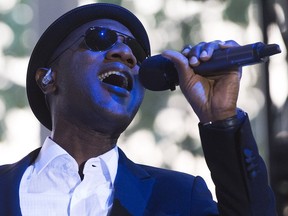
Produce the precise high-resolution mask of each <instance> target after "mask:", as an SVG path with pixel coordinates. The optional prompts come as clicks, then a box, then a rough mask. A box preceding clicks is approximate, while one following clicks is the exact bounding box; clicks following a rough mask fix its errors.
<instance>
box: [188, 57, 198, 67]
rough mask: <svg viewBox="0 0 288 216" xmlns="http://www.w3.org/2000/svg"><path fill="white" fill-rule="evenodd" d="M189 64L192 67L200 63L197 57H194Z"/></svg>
mask: <svg viewBox="0 0 288 216" xmlns="http://www.w3.org/2000/svg"><path fill="white" fill-rule="evenodd" d="M189 63H190V64H191V65H194V64H197V63H198V59H197V58H196V57H195V56H192V57H191V58H190V60H189Z"/></svg>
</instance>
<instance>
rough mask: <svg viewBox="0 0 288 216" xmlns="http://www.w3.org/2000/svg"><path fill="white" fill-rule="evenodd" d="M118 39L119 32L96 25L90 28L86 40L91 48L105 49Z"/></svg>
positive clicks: (96, 49)
mask: <svg viewBox="0 0 288 216" xmlns="http://www.w3.org/2000/svg"><path fill="white" fill-rule="evenodd" d="M116 41H117V34H116V33H115V32H113V31H111V30H109V29H105V28H101V27H94V28H90V29H88V31H87V32H86V36H85V42H86V44H87V46H88V47H89V48H90V49H91V50H95V51H103V50H107V49H109V48H110V47H111V46H113V44H114V43H115V42H116Z"/></svg>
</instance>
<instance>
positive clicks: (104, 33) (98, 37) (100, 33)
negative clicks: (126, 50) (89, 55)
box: [84, 27, 148, 63]
mask: <svg viewBox="0 0 288 216" xmlns="http://www.w3.org/2000/svg"><path fill="white" fill-rule="evenodd" d="M118 36H121V37H123V43H124V44H126V45H127V46H129V47H130V49H131V50H132V52H133V55H134V56H135V57H136V59H137V61H138V62H140V63H141V62H143V61H144V60H145V59H146V58H147V57H148V56H147V54H146V52H145V51H144V49H143V47H142V46H141V45H140V44H139V43H138V41H137V40H136V39H134V38H132V37H130V36H129V35H126V34H123V33H121V32H118V31H115V30H111V29H108V28H104V27H90V28H89V29H88V30H87V31H86V33H85V36H84V38H85V39H84V41H85V43H86V45H87V47H88V48H89V49H90V50H93V51H104V50H108V49H110V48H111V47H113V46H114V45H115V44H116V43H117V41H118Z"/></svg>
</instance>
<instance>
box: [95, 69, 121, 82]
mask: <svg viewBox="0 0 288 216" xmlns="http://www.w3.org/2000/svg"><path fill="white" fill-rule="evenodd" d="M112 74H115V75H118V76H122V77H125V76H124V75H123V74H122V73H120V72H118V71H109V72H107V73H104V74H101V75H99V76H98V78H99V80H100V81H103V80H104V79H106V78H107V77H109V76H111V75H112ZM125 78H126V77H125Z"/></svg>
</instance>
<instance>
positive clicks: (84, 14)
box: [26, 3, 150, 130]
mask: <svg viewBox="0 0 288 216" xmlns="http://www.w3.org/2000/svg"><path fill="white" fill-rule="evenodd" d="M103 18H104V19H112V20H116V21H118V22H120V23H122V24H123V25H124V26H126V27H127V28H128V29H129V30H130V32H131V33H132V34H133V36H134V37H135V38H136V39H137V40H138V42H139V43H140V44H141V45H142V47H143V48H144V50H145V52H146V54H147V56H150V43H149V38H148V35H147V32H146V30H145V28H144V26H143V25H142V23H141V22H140V20H139V19H138V18H137V17H136V16H135V15H134V14H133V13H131V12H130V11H129V10H127V9H125V8H123V7H121V6H119V5H114V4H108V3H95V4H88V5H84V6H81V7H77V8H75V9H73V10H71V11H69V12H67V13H66V14H64V15H62V16H61V17H60V18H58V19H57V20H56V21H55V22H53V23H52V24H51V25H50V26H49V27H48V28H47V30H46V31H45V32H44V33H43V34H42V36H41V37H40V39H39V40H38V42H37V44H36V46H35V48H34V50H33V52H32V54H31V57H30V61H29V64H28V70H27V77H26V91H27V97H28V102H29V104H30V107H31V109H32V111H33V113H34V115H35V116H36V118H37V119H38V120H39V121H40V122H41V123H42V124H43V125H44V126H45V127H46V128H48V129H49V130H52V120H51V115H50V112H49V109H48V107H47V105H46V101H45V95H44V94H43V92H42V91H41V89H40V88H39V87H38V85H37V83H36V80H35V72H36V70H37V69H38V68H41V67H48V65H47V64H48V61H49V60H50V58H51V56H52V55H53V53H54V52H55V51H56V49H57V47H58V46H59V45H60V44H61V42H62V41H63V40H64V39H65V38H66V37H67V36H68V35H69V34H70V33H71V32H72V31H74V30H75V29H76V28H78V27H80V26H81V25H83V24H85V23H87V22H90V21H93V20H97V19H103Z"/></svg>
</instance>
